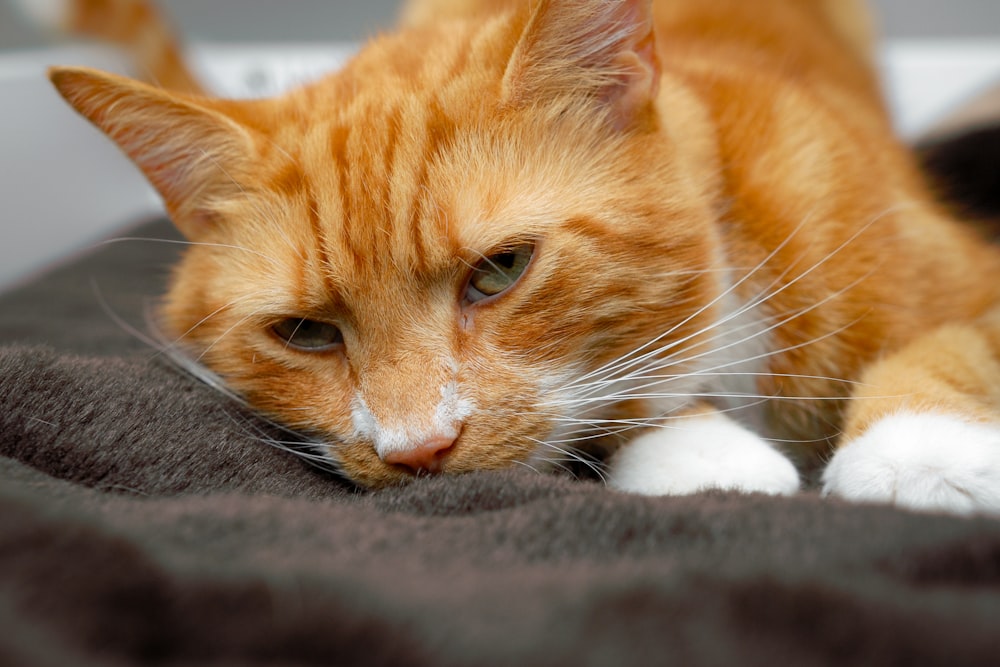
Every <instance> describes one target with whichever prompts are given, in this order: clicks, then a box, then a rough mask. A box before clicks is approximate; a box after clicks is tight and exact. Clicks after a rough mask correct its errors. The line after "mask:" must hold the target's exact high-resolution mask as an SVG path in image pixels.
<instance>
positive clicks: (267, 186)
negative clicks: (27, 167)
mask: <svg viewBox="0 0 1000 667" xmlns="http://www.w3.org/2000/svg"><path fill="white" fill-rule="evenodd" d="M31 4H33V5H34V6H35V8H36V9H37V8H38V3H37V2H35V3H31ZM44 7H45V9H46V10H47V14H48V16H49V17H50V18H53V17H59V18H60V20H65V21H68V22H69V23H70V24H72V25H74V26H76V29H77V30H83V31H90V32H92V33H95V34H99V35H101V36H103V37H105V38H109V39H114V40H117V41H119V42H125V43H128V44H131V45H132V46H133V47H134V49H135V51H136V52H137V53H138V54H139V56H140V58H141V61H142V62H143V63H144V67H145V68H146V70H147V71H148V72H149V73H150V75H151V79H152V80H158V81H160V82H162V83H164V84H167V86H168V87H173V88H175V89H180V90H189V91H190V90H196V88H195V86H196V84H194V83H193V80H192V79H191V78H190V77H189V76H188V75H187V74H186V73H184V71H183V69H182V68H180V66H179V61H178V60H177V58H176V57H175V54H176V47H175V46H173V42H172V39H171V38H169V37H167V36H166V35H167V33H165V32H164V30H163V27H162V24H161V23H160V22H159V20H158V19H157V18H156V17H155V15H154V14H153V13H152V12H151V10H150V9H149V8H148V7H146V5H145V4H144V3H143V2H141V1H140V0H103V1H101V0H89V1H88V0H75V1H73V0H60V1H58V2H53V0H50V1H49V2H47V3H44ZM405 17H406V18H405V20H404V26H403V27H402V28H401V29H400V30H399V31H398V32H396V33H394V34H390V35H386V36H382V37H379V38H377V39H374V40H372V41H371V42H370V43H369V44H367V45H366V46H365V47H364V48H363V49H362V50H361V52H360V53H359V54H358V55H357V56H356V57H355V58H354V59H353V60H352V61H351V62H350V63H349V64H348V65H347V66H346V67H345V68H344V69H343V70H342V71H340V72H337V73H335V74H332V75H330V76H328V77H327V78H325V79H323V80H321V81H318V82H316V83H314V84H311V85H307V86H305V87H302V88H300V89H297V90H293V91H292V92H290V93H288V94H286V95H283V96H281V97H277V98H275V99H265V100H247V101H233V100H222V99H212V98H209V97H202V96H199V95H196V94H186V93H182V92H179V91H178V90H174V91H169V90H165V89H162V88H156V87H152V86H150V85H146V84H143V83H139V82H136V81H132V80H129V79H126V78H122V77H119V76H113V75H110V74H104V73H101V72H97V71H93V70H89V69H82V68H56V69H53V70H52V72H51V76H52V80H53V82H54V83H55V85H56V87H57V88H58V90H59V92H60V93H62V95H63V96H64V97H65V98H66V99H67V100H68V101H69V103H70V104H71V105H73V107H74V108H76V109H77V110H78V111H79V112H80V113H81V114H83V115H84V116H85V117H87V118H88V119H89V120H90V121H91V122H93V123H94V124H95V125H97V127H99V128H100V129H101V130H103V131H104V132H105V133H107V135H108V136H109V137H111V139H112V140H114V141H115V142H116V143H117V144H118V145H119V146H120V147H121V148H122V149H123V150H124V151H125V152H126V153H127V154H128V155H129V156H130V157H131V158H132V160H134V161H135V163H136V164H137V165H138V166H139V167H140V168H141V169H142V170H143V171H144V172H145V174H146V175H147V176H148V178H149V180H150V181H151V182H152V183H153V185H154V186H155V187H156V188H157V189H158V190H159V192H160V193H161V194H162V196H163V199H164V202H165V204H166V207H167V210H168V212H169V214H170V217H171V219H172V220H173V221H174V222H175V223H176V225H177V226H178V227H179V228H180V230H181V231H182V232H183V233H184V234H185V236H187V238H188V239H190V240H191V241H192V245H191V247H190V248H189V249H188V250H187V252H186V255H185V256H184V259H183V261H182V262H181V264H180V265H179V266H178V267H177V269H176V272H175V273H174V278H173V282H172V284H171V286H170V290H169V293H168V294H167V297H166V301H165V303H164V306H163V309H162V321H163V325H164V326H165V327H166V329H167V330H168V331H169V332H170V333H171V334H172V335H174V336H176V338H177V340H178V343H179V344H180V345H182V346H183V347H184V348H185V349H187V350H188V351H189V354H190V355H191V356H192V357H193V358H195V359H197V360H199V361H200V362H201V363H203V364H204V365H205V366H207V368H208V369H210V370H211V372H212V373H214V374H215V375H217V376H219V377H221V378H222V379H223V380H224V382H225V383H226V384H227V385H228V386H229V387H230V388H231V389H232V390H234V391H235V392H238V393H239V394H240V395H241V396H242V397H244V398H245V399H246V400H247V401H248V402H249V403H250V404H251V405H253V406H255V407H256V408H257V409H259V410H260V411H262V412H263V413H265V414H267V415H270V416H272V417H274V418H277V419H278V420H280V421H281V422H283V423H285V424H287V425H289V426H291V427H293V428H295V429H297V430H299V431H301V432H302V433H304V434H307V435H308V436H309V437H310V438H311V439H312V440H313V442H315V446H316V447H317V448H318V449H319V450H320V452H321V453H322V454H323V455H324V456H325V457H328V458H329V459H330V460H332V461H333V462H335V463H336V465H337V466H338V467H339V468H340V469H341V470H342V471H343V472H344V473H345V474H346V475H348V476H349V477H350V478H351V479H353V480H355V481H357V482H359V483H361V484H364V485H369V486H382V485H387V484H396V483H400V482H405V481H408V480H410V479H412V478H413V477H414V476H416V475H419V474H421V473H439V472H440V473H459V472H463V471H470V470H476V469H493V468H502V467H506V466H510V465H514V464H518V463H520V464H524V465H527V466H530V467H535V468H537V467H541V466H543V465H544V464H551V463H555V464H558V463H560V462H561V461H562V460H564V459H565V457H566V456H567V453H568V452H570V451H571V450H575V449H578V448H582V449H586V450H588V451H599V452H602V453H603V454H604V455H605V456H606V457H607V460H606V468H605V470H604V474H605V475H606V478H607V480H608V482H609V483H610V485H612V486H613V487H616V488H619V489H623V490H626V491H634V492H639V493H649V494H677V493H689V492H694V491H698V490H700V489H706V488H731V489H741V490H745V491H761V492H766V493H792V492H794V491H795V490H796V489H797V488H798V487H799V477H798V474H797V472H796V469H795V467H794V466H793V465H792V464H791V462H790V461H789V459H788V458H786V456H785V455H784V454H782V453H779V451H778V450H777V449H776V446H775V443H780V445H781V446H782V448H783V449H785V450H787V452H788V454H789V455H791V456H796V458H801V459H803V460H805V459H807V458H808V457H805V456H798V455H799V454H805V453H807V452H815V451H816V450H819V452H820V453H821V455H822V454H823V453H824V452H826V453H827V454H829V452H830V451H831V450H830V449H829V447H830V446H831V445H835V447H836V448H835V450H833V452H834V453H833V455H832V458H831V459H830V461H829V465H828V466H827V467H826V470H825V472H824V474H823V478H822V485H823V490H824V492H825V493H827V494H832V495H837V496H842V497H846V498H850V499H857V500H875V501H885V502H895V503H898V504H900V505H904V506H911V507H919V508H932V509H941V510H947V511H953V512H976V511H987V512H998V511H1000V310H998V309H997V307H996V305H997V303H998V297H1000V254H998V251H997V249H996V248H994V247H990V246H988V245H987V244H985V243H983V242H982V241H980V240H979V239H978V238H976V237H974V236H973V235H972V233H971V232H970V231H969V230H968V229H966V228H965V227H964V226H962V225H959V224H957V223H955V222H953V221H952V220H950V219H949V218H948V217H947V215H946V214H945V213H944V212H943V211H942V209H941V208H940V207H939V206H938V205H937V204H936V203H935V202H934V201H933V200H932V198H931V197H930V196H929V194H928V192H927V190H926V188H925V187H924V185H923V183H922V180H921V177H920V175H919V174H918V172H917V170H916V168H915V167H914V163H913V160H912V159H911V157H910V155H909V154H908V153H907V151H906V150H905V149H904V148H903V147H902V146H901V145H900V143H899V142H898V141H897V140H896V139H895V138H893V135H892V131H891V128H890V121H889V119H888V117H887V114H886V111H885V108H884V106H883V103H882V101H881V99H880V97H879V92H878V82H877V81H876V78H875V76H874V74H873V72H872V68H871V64H870V57H869V56H870V52H871V50H872V46H871V42H870V38H869V33H870V29H869V22H868V17H867V15H866V13H865V10H864V7H863V6H862V5H861V4H860V3H859V2H855V1H854V0H762V1H760V2H746V0H698V1H697V2H694V1H685V0H657V1H656V2H650V0H645V1H644V0H535V1H532V2H514V1H510V2H502V1H499V0H482V1H476V0H462V1H461V2H458V1H454V2H452V1H447V0H421V1H417V2H413V3H411V5H410V6H409V7H408V8H407V10H406V12H405ZM88 26H90V27H89V28H88ZM107 26H115V27H114V29H113V30H112V29H110V28H107Z"/></svg>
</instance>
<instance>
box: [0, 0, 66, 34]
mask: <svg viewBox="0 0 1000 667" xmlns="http://www.w3.org/2000/svg"><path fill="white" fill-rule="evenodd" d="M70 2H71V0H12V2H11V4H13V5H14V7H15V8H17V9H19V10H20V11H21V13H22V14H24V16H25V17H26V18H27V19H28V20H29V21H31V22H32V23H34V24H35V25H38V26H40V27H42V28H45V29H47V30H63V29H65V27H66V22H67V21H68V20H69V10H70Z"/></svg>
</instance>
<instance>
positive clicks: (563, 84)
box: [502, 0, 660, 130]
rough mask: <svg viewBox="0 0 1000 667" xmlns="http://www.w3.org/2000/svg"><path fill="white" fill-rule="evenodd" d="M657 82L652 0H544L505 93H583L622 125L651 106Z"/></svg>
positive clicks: (508, 98) (515, 97)
mask: <svg viewBox="0 0 1000 667" xmlns="http://www.w3.org/2000/svg"><path fill="white" fill-rule="evenodd" d="M659 81H660V64H659V61H658V59H657V56H656V42H655V36H654V33H653V16H652V2H651V0H541V1H540V2H538V3H537V6H536V7H535V9H534V11H533V13H532V14H531V16H530V18H529V19H528V22H527V24H526V26H525V28H524V30H523V32H522V33H521V36H520V39H519V41H518V43H517V46H516V47H515V49H514V53H513V55H512V56H511V59H510V61H509V63H508V65H507V70H506V72H505V74H504V79H503V88H502V90H503V93H502V94H503V100H504V102H505V103H506V104H508V105H524V104H533V103H539V102H544V101H546V100H551V99H556V98H565V97H571V98H572V97H577V96H580V95H584V96H587V97H588V98H589V99H590V100H592V101H593V103H594V104H595V105H596V106H597V108H598V109H599V110H600V111H602V112H604V113H606V115H607V119H608V121H609V122H610V123H611V125H612V126H614V127H615V128H616V129H619V130H624V129H628V128H631V127H634V126H635V125H636V124H638V123H640V122H642V121H643V120H645V119H646V118H647V115H648V114H650V113H652V104H653V101H654V100H655V98H656V94H657V92H658V90H659Z"/></svg>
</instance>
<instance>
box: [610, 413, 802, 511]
mask: <svg viewBox="0 0 1000 667" xmlns="http://www.w3.org/2000/svg"><path fill="white" fill-rule="evenodd" d="M608 468H609V470H608V483H609V485H610V486H612V487H614V488H616V489H619V490H622V491H627V492H630V493H640V494H644V495H657V496H659V495H686V494H690V493H696V492H698V491H704V490H706V489H730V490H736V491H744V492H747V493H751V492H759V493H768V494H772V495H776V494H791V493H795V492H796V491H797V490H798V488H799V475H798V472H797V471H796V470H795V466H793V465H792V463H791V461H789V460H788V459H787V458H785V457H784V456H783V455H782V454H781V453H780V452H778V451H777V450H776V449H774V448H773V447H772V446H771V445H769V444H768V443H767V442H765V441H764V440H763V439H761V438H760V437H758V436H757V435H755V434H754V433H751V432H750V431H749V430H747V429H745V428H743V427H742V426H740V425H739V424H737V423H736V422H734V421H732V420H731V419H728V418H727V417H726V416H725V415H722V414H720V413H717V412H712V413H706V414H701V415H695V416H692V417H689V418H686V419H680V420H678V421H677V422H676V424H675V425H672V426H670V427H668V428H659V429H655V430H651V431H649V432H647V433H645V434H643V435H641V436H639V437H638V438H636V439H635V440H632V441H631V442H629V443H628V444H626V445H624V446H623V447H622V448H621V449H620V450H618V451H617V452H616V453H615V455H614V456H613V457H612V458H611V461H610V462H609V464H608Z"/></svg>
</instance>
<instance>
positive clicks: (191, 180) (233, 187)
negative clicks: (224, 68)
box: [49, 67, 254, 239]
mask: <svg viewBox="0 0 1000 667" xmlns="http://www.w3.org/2000/svg"><path fill="white" fill-rule="evenodd" d="M49 78H50V79H51V80H52V83H53V84H54V85H55V87H56V89H57V90H58V91H59V93H60V94H61V95H62V96H63V97H64V98H65V99H66V101H67V102H69V104H70V105H71V106H72V107H73V108H74V109H76V110H77V111H78V112H79V113H80V114H81V115H83V116H84V117H85V118H87V119H88V120H89V121H90V122H91V123H93V124H94V125H96V126H97V127H98V129H100V130H101V131H102V132H104V133H105V134H106V135H108V137H110V138H111V139H112V140H113V141H114V142H115V143H116V144H118V146H119V147H120V148H121V149H122V150H123V151H124V152H125V154H126V155H128V157H129V158H131V159H132V161H133V162H135V164H136V165H138V167H139V168H140V169H141V170H142V172H143V173H144V174H145V175H146V178H148V179H149V181H150V182H151V183H152V184H153V186H154V187H155V188H156V189H157V190H158V191H159V193H160V195H161V196H162V197H163V201H164V203H165V204H166V208H167V212H168V213H169V214H170V217H171V219H172V220H173V221H174V224H176V225H177V227H178V228H179V229H180V230H181V232H182V233H183V234H184V235H185V236H187V237H188V238H191V239H196V238H198V237H200V236H202V235H204V233H205V232H206V226H207V225H210V224H212V221H213V219H214V216H213V215H212V204H213V203H215V202H220V201H225V200H226V199H229V198H231V197H233V196H237V195H238V194H239V192H240V190H241V187H240V185H239V183H238V181H237V180H236V179H237V178H238V177H239V174H240V173H241V172H244V171H245V170H246V169H247V168H248V167H249V165H250V164H252V155H253V146H254V141H253V138H252V136H251V134H250V131H249V130H248V129H247V128H245V127H243V126H242V125H240V124H238V123H236V122H235V121H234V120H232V119H231V118H229V117H228V116H226V115H225V114H223V113H222V112H221V111H219V110H217V109H213V108H212V107H211V106H210V104H211V102H210V101H208V100H205V101H202V100H199V99H196V98H190V97H184V96H179V95H176V94H174V93H170V92H167V91H164V90H161V89H159V88H154V87H152V86H149V85H146V84H144V83H140V82H138V81H134V80H132V79H128V78H125V77H121V76H116V75H113V74H108V73H105V72H100V71H97V70H93V69H89V68H62V67H59V68H52V69H50V70H49Z"/></svg>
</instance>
